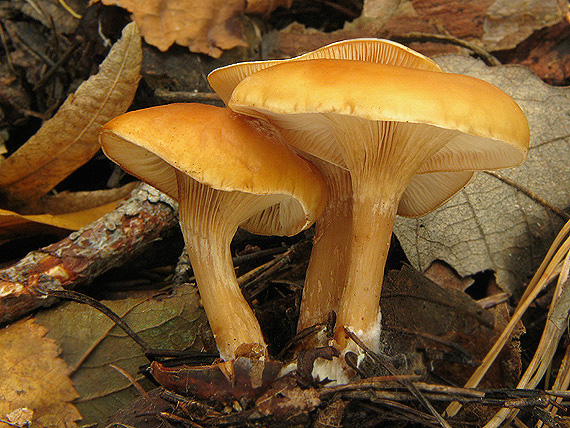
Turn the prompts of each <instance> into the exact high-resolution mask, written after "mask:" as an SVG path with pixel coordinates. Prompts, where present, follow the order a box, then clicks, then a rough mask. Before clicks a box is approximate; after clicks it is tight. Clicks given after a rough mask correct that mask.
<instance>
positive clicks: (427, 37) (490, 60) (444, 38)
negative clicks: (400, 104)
mask: <svg viewBox="0 0 570 428" xmlns="http://www.w3.org/2000/svg"><path fill="white" fill-rule="evenodd" d="M392 40H394V41H396V42H402V43H410V42H435V43H450V44H452V45H457V46H461V47H463V48H466V49H469V50H470V51H472V52H473V53H474V54H475V55H477V56H478V57H479V58H481V59H482V60H483V61H484V62H485V63H486V64H487V65H501V62H500V61H499V60H498V59H497V58H496V57H494V56H493V55H491V54H490V53H489V52H487V51H486V50H485V49H482V48H480V47H478V46H477V45H475V44H473V43H470V42H468V41H466V40H462V39H458V38H457V37H453V36H448V35H445V34H429V33H414V32H412V33H406V34H398V35H395V36H393V37H392Z"/></svg>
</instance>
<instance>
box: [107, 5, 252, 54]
mask: <svg viewBox="0 0 570 428" xmlns="http://www.w3.org/2000/svg"><path fill="white" fill-rule="evenodd" d="M102 3H103V4H105V5H116V6H120V7H122V8H124V9H127V10H128V11H129V12H131V13H132V17H133V20H134V21H135V22H136V23H137V24H138V26H139V27H140V31H141V34H142V36H143V37H144V39H145V41H146V42H147V43H149V44H151V45H153V46H156V47H157V48H158V49H160V50H161V51H166V50H167V49H168V48H169V47H170V46H172V44H173V43H177V44H179V45H181V46H188V48H189V49H190V50H191V51H192V52H200V53H205V54H208V55H211V56H213V57H215V58H217V57H219V56H220V55H221V54H222V50H223V49H231V48H234V47H236V46H247V43H246V42H245V39H244V35H243V29H242V22H241V17H242V15H243V11H244V9H245V6H246V3H245V0H213V1H207V2H204V1H201V0H182V1H180V0H166V1H164V0H147V1H145V2H140V1H135V0H102Z"/></svg>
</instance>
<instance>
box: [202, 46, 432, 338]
mask: <svg viewBox="0 0 570 428" xmlns="http://www.w3.org/2000/svg"><path fill="white" fill-rule="evenodd" d="M319 58H321V59H323V58H324V59H346V60H354V61H366V62H373V63H380V64H391V65H395V66H401V67H409V68H417V69H423V70H432V71H441V69H440V67H439V66H438V65H437V64H436V63H435V62H434V61H432V60H431V59H429V58H427V57H425V56H423V55H421V54H419V53H418V52H415V51H413V50H411V49H409V48H407V47H405V46H403V45H401V44H399V43H395V42H392V41H389V40H383V39H369V38H361V39H352V40H343V41H340V42H336V43H332V44H330V45H327V46H324V47H322V48H319V49H317V50H315V51H312V52H308V53H306V54H303V55H300V56H298V57H295V58H292V59H288V60H269V61H253V62H242V63H237V64H232V65H229V66H225V67H221V68H218V69H216V70H214V71H212V72H211V73H210V75H209V76H208V81H209V82H210V85H211V86H212V88H214V90H215V91H216V93H217V94H218V95H220V97H221V98H222V100H223V101H224V102H225V103H226V104H227V103H228V102H229V100H230V98H231V94H232V92H233V90H234V89H235V87H236V86H237V85H238V84H239V83H240V82H241V81H242V80H243V79H245V78H246V77H248V76H250V75H252V74H253V73H255V72H257V71H260V70H263V69H266V68H269V67H272V66H274V65H277V64H281V63H283V62H285V61H287V62H289V61H304V60H310V59H319ZM299 126H303V124H301V123H300V124H299ZM315 129H317V130H318V132H317V135H316V136H313V135H311V133H312V131H314V130H315ZM282 131H283V132H284V133H285V136H286V137H287V134H288V133H289V132H292V133H293V135H291V138H290V140H291V143H292V144H293V145H294V146H295V148H296V149H297V150H298V151H299V152H301V153H305V154H306V153H307V152H309V153H311V154H310V155H308V156H309V157H310V159H311V161H312V162H313V163H314V164H315V165H317V166H318V168H319V169H320V170H321V171H322V172H323V175H324V176H325V179H326V180H327V183H328V186H329V198H328V203H327V206H326V208H325V211H324V213H323V215H322V216H321V217H320V218H319V219H318V220H317V223H316V232H315V239H314V243H313V250H312V253H311V258H310V262H309V267H308V269H307V274H306V278H305V286H304V289H303V298H302V300H301V311H300V317H299V323H298V330H299V331H302V330H304V329H306V328H308V327H310V326H312V325H315V324H319V323H324V322H325V321H326V320H327V318H328V316H329V314H330V313H331V312H338V308H339V303H340V298H341V295H342V292H343V289H344V286H345V282H346V279H345V276H346V272H347V262H348V251H349V250H348V244H349V241H350V239H351V238H350V236H351V235H350V234H351V219H352V187H351V182H350V173H349V172H348V171H347V170H346V168H345V167H344V163H343V160H342V154H341V153H340V151H339V150H338V149H337V148H336V147H335V146H334V145H327V144H322V140H323V139H330V138H332V136H323V135H322V133H323V132H325V133H326V132H327V130H326V129H324V128H313V127H311V128H307V129H304V130H291V129H289V128H288V127H285V128H283V129H282ZM299 132H302V134H303V136H302V138H297V136H296V135H295V134H297V133H299ZM314 138H316V142H314V141H313V139H314ZM323 159H324V160H323ZM339 165H342V166H339Z"/></svg>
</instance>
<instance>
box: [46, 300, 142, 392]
mask: <svg viewBox="0 0 570 428" xmlns="http://www.w3.org/2000/svg"><path fill="white" fill-rule="evenodd" d="M48 297H56V298H58V299H66V300H73V301H75V302H79V303H84V304H86V305H89V306H91V307H92V308H95V309H97V310H98V311H99V312H101V313H102V314H104V315H105V316H106V317H107V318H109V319H111V321H113V322H114V323H115V324H116V325H117V326H118V327H119V328H121V329H122V330H123V331H124V332H125V333H126V334H127V336H129V337H130V338H131V339H133V340H134V341H135V342H136V343H137V344H138V345H139V346H140V347H141V348H143V350H144V351H145V352H148V351H150V350H151V349H152V348H151V346H150V345H149V344H148V343H146V341H145V340H144V339H143V338H142V337H140V336H139V335H138V334H136V333H135V332H134V331H133V329H132V328H130V327H129V325H128V324H127V323H125V322H124V321H123V320H122V319H121V317H120V316H119V315H117V314H116V313H115V312H113V311H112V310H111V309H109V308H108V307H107V306H105V305H104V304H102V303H101V302H99V301H98V300H95V299H94V298H92V297H89V296H87V295H85V294H82V293H77V292H75V291H69V290H64V291H59V290H50V291H49V292H48ZM117 370H118V368H117ZM137 389H138V388H137Z"/></svg>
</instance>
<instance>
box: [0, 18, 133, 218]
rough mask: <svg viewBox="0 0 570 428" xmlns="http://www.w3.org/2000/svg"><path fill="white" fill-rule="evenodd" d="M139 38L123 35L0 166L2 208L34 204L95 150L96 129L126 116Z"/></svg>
mask: <svg viewBox="0 0 570 428" xmlns="http://www.w3.org/2000/svg"><path fill="white" fill-rule="evenodd" d="M141 56H142V54H141V46H140V36H139V32H138V30H137V27H136V25H135V24H129V25H128V26H127V27H125V29H124V30H123V36H122V38H121V39H120V40H119V41H118V42H117V43H116V44H115V45H114V46H113V48H112V49H111V51H110V52H109V54H108V56H107V58H106V59H105V61H104V62H103V63H102V64H101V68H100V70H99V73H97V74H96V75H95V76H92V77H91V78H89V80H87V81H86V82H84V83H83V84H82V85H81V86H80V87H79V88H78V89H77V91H76V92H75V93H74V94H72V95H70V96H69V97H68V98H67V100H66V101H65V103H64V104H63V105H62V106H61V108H60V109H59V110H58V112H57V113H56V114H55V116H54V117H53V118H51V119H50V120H49V121H47V122H45V123H44V124H43V126H42V127H41V128H40V130H39V131H38V132H37V133H36V134H35V135H34V136H33V137H32V138H30V140H28V141H27V142H26V143H25V144H24V145H23V146H22V147H21V148H20V149H19V150H17V151H16V152H15V153H14V154H13V155H11V156H10V157H9V158H8V159H6V160H3V161H2V162H1V163H0V194H1V199H2V206H3V207H4V208H8V209H10V208H13V207H14V206H21V205H25V204H26V203H28V202H30V201H33V200H36V199H39V198H40V197H41V196H43V195H45V194H46V193H47V192H49V191H50V190H51V189H52V188H53V187H54V186H56V185H57V184H58V183H59V182H60V181H62V180H63V179H64V178H66V177H67V176H68V175H69V174H70V173H71V172H73V171H75V170H76V169H77V168H79V167H80V166H81V165H83V164H84V163H86V162H87V161H88V160H89V159H91V158H92V157H93V155H94V154H95V153H96V152H97V151H98V150H99V142H98V139H97V132H98V131H99V128H100V127H101V125H103V124H104V123H105V122H107V121H108V120H110V119H111V118H113V117H115V116H117V115H119V114H121V113H123V112H125V111H126V110H127V108H128V107H129V106H130V104H131V102H132V100H133V97H134V94H135V92H136V89H137V86H138V81H139V79H140V64H141Z"/></svg>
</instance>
